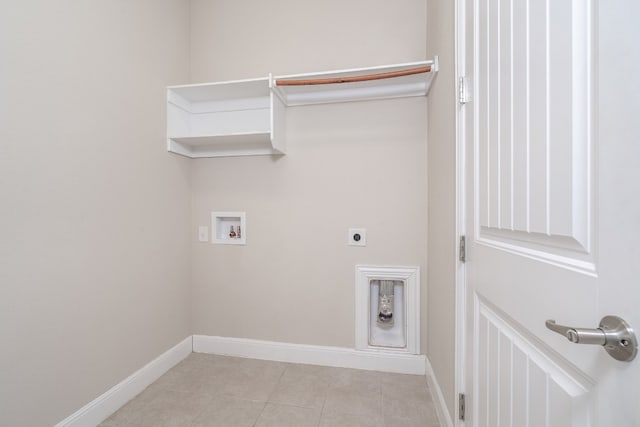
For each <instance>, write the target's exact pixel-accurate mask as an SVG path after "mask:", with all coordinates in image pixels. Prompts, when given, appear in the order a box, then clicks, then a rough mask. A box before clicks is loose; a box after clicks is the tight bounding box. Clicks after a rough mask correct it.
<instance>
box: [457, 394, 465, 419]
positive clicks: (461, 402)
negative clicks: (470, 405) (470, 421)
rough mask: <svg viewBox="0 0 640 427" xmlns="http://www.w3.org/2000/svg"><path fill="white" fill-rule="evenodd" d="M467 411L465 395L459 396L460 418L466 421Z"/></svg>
mask: <svg viewBox="0 0 640 427" xmlns="http://www.w3.org/2000/svg"><path fill="white" fill-rule="evenodd" d="M465 410H466V402H465V396H464V393H460V394H459V395H458V418H459V419H461V420H462V421H464V412H465Z"/></svg>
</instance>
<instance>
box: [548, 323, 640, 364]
mask: <svg viewBox="0 0 640 427" xmlns="http://www.w3.org/2000/svg"><path fill="white" fill-rule="evenodd" d="M545 325H546V326H547V328H549V329H551V330H552V331H553V332H557V333H558V334H560V335H564V336H565V337H567V339H568V340H569V341H571V342H573V343H576V344H594V345H601V346H603V347H604V349H605V350H606V351H607V353H609V355H610V356H611V357H613V358H614V359H616V360H620V361H623V362H630V361H632V360H633V359H634V358H635V357H636V353H637V352H638V340H637V339H636V335H635V333H634V332H633V329H631V327H630V326H629V325H628V324H627V322H625V321H624V320H623V319H621V318H620V317H618V316H605V317H603V318H602V320H600V326H599V327H598V328H597V329H587V328H572V327H570V326H563V325H558V324H557V323H556V321H555V320H552V319H549V320H547V321H546V322H545Z"/></svg>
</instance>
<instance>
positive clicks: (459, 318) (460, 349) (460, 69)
mask: <svg viewBox="0 0 640 427" xmlns="http://www.w3.org/2000/svg"><path fill="white" fill-rule="evenodd" d="M465 2H466V0H456V1H455V6H454V8H455V10H454V27H455V29H454V58H455V59H454V69H455V85H456V114H455V123H456V124H455V126H456V232H455V238H456V241H458V242H459V241H460V238H461V236H465V235H466V218H467V215H466V191H467V189H466V180H465V177H466V151H465V150H466V141H465V134H466V132H465V111H464V110H465V109H464V106H463V105H462V104H460V100H459V98H458V94H459V93H460V92H459V89H460V88H459V85H460V77H464V76H465V66H466V64H465V54H466V37H465V32H466V28H465V25H466V15H465V13H466V4H465ZM465 90H467V91H468V90H469V88H468V87H467V88H465ZM467 239H468V238H467ZM456 248H457V250H459V247H458V245H456ZM467 255H468V253H467ZM456 260H457V261H456V263H457V264H456V271H455V286H456V288H455V310H456V313H455V322H456V324H455V374H454V375H455V401H456V402H457V401H458V396H459V395H460V394H467V395H468V393H467V392H466V380H467V376H468V375H470V374H471V373H469V372H467V363H466V354H467V349H466V345H467V340H466V337H467V335H466V334H467V333H468V331H467V330H466V317H467V277H466V276H467V272H466V266H465V263H464V262H462V261H460V260H459V258H458V256H457V254H456ZM470 403H471V402H470V401H469V399H467V401H466V406H467V408H466V412H467V413H468V412H469V409H470V405H469V404H470ZM454 425H455V426H457V427H461V426H464V425H465V422H464V420H461V419H460V414H459V407H458V405H455V408H454Z"/></svg>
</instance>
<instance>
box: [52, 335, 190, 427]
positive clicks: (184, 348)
mask: <svg viewBox="0 0 640 427" xmlns="http://www.w3.org/2000/svg"><path fill="white" fill-rule="evenodd" d="M192 351H193V341H192V337H191V336H189V337H187V338H185V339H184V340H183V341H182V342H180V343H179V344H177V345H175V346H174V347H173V348H170V349H169V350H167V351H165V352H164V353H163V354H162V355H160V356H158V357H157V358H155V359H154V360H152V361H151V362H149V363H147V364H146V365H145V366H143V367H142V368H140V369H138V370H137V371H136V372H134V373H133V374H131V375H130V376H129V377H128V378H126V379H125V380H123V381H121V382H120V383H118V384H116V385H115V386H113V387H112V388H111V389H110V390H108V391H107V392H105V393H104V394H102V395H101V396H98V397H97V398H96V399H94V400H93V401H91V402H89V403H88V404H86V405H85V406H83V407H82V408H80V409H79V410H77V411H76V412H74V413H73V414H71V415H70V416H68V417H67V418H65V419H64V420H62V421H60V422H59V423H58V424H56V426H55V427H85V426H86V427H89V426H96V425H98V424H100V423H101V422H102V421H104V420H105V419H107V418H108V417H109V416H110V415H111V414H113V413H114V412H115V411H117V410H118V409H120V408H121V407H122V406H124V404H125V403H127V402H128V401H129V400H131V399H133V398H134V397H135V396H136V395H138V394H139V393H140V392H141V391H142V390H144V389H145V388H146V387H148V386H149V385H150V384H151V383H153V382H154V381H155V380H157V379H158V378H160V376H162V374H164V373H165V372H167V371H168V370H169V369H171V368H172V367H174V366H175V365H177V364H178V363H179V362H180V361H181V360H183V359H184V358H185V357H187V356H188V355H189V354H191V352H192Z"/></svg>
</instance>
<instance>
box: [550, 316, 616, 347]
mask: <svg viewBox="0 0 640 427" xmlns="http://www.w3.org/2000/svg"><path fill="white" fill-rule="evenodd" d="M545 324H546V325H547V328H549V329H551V330H552V331H554V332H557V333H559V334H560V335H564V336H565V337H567V339H568V340H569V341H571V342H573V343H576V344H595V345H605V344H606V342H607V337H606V334H605V332H604V331H603V330H602V329H587V328H572V327H569V326H563V325H558V324H557V323H556V321H555V320H547V321H546V322H545Z"/></svg>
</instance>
